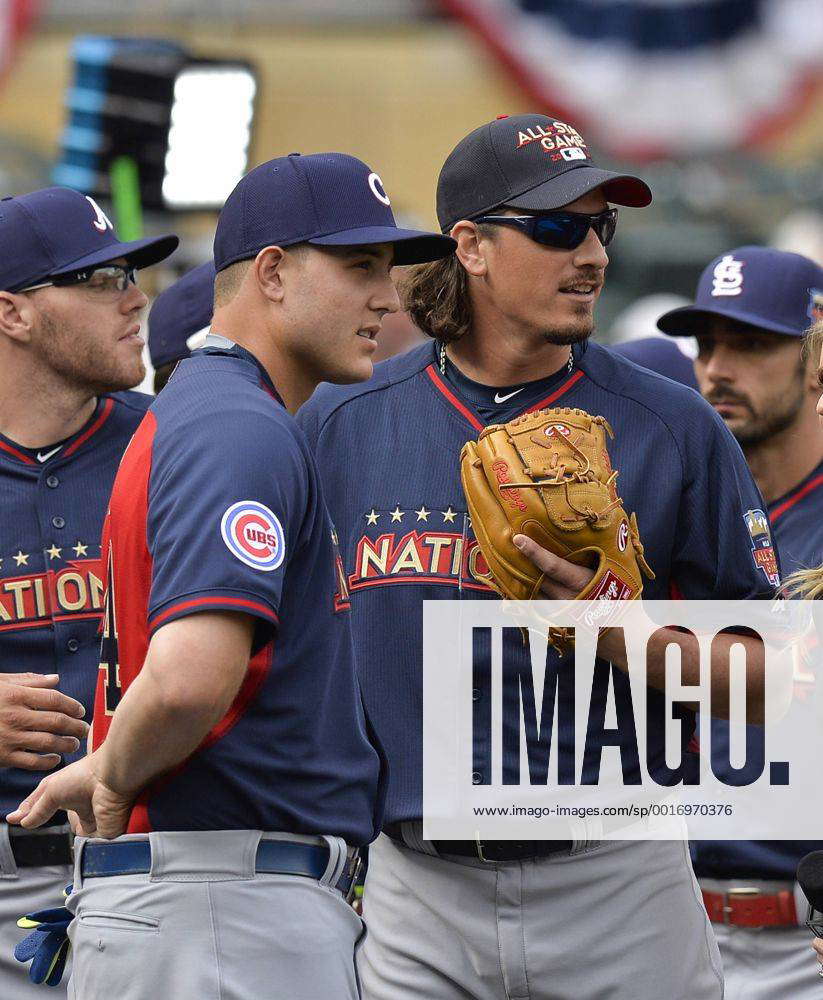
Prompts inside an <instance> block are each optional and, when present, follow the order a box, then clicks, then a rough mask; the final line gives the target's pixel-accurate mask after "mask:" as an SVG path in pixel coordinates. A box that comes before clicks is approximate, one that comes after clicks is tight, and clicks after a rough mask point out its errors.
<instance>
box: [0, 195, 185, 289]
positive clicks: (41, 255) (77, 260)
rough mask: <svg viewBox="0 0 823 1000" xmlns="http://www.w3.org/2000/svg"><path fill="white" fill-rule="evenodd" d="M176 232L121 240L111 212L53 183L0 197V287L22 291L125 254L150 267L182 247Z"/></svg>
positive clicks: (133, 263)
mask: <svg viewBox="0 0 823 1000" xmlns="http://www.w3.org/2000/svg"><path fill="white" fill-rule="evenodd" d="M178 242H179V241H178V239H177V237H176V236H152V237H148V238H146V239H142V240H134V241H133V242H131V243H122V242H121V241H120V240H119V239H118V238H117V234H116V233H115V231H114V226H113V225H112V224H111V222H110V221H109V219H108V217H107V216H106V214H105V213H104V212H103V210H102V209H101V208H100V206H99V205H98V204H97V202H95V201H94V199H93V198H89V197H87V196H86V195H83V194H80V192H79V191H74V190H72V189H71V188H64V187H51V188H44V189H43V190H42V191H32V192H31V193H30V194H22V195H18V196H17V197H9V198H3V199H2V201H0V289H3V290H5V291H8V292H16V291H20V290H21V289H23V288H27V287H28V286H29V285H35V284H37V283H38V282H40V281H43V280H45V279H46V278H51V277H55V276H57V275H61V274H69V273H71V272H72V271H82V270H84V269H85V268H92V267H98V266H100V265H102V264H107V263H108V262H109V261H112V260H115V259H117V258H118V257H125V258H126V260H127V261H128V262H129V264H130V265H131V266H132V267H138V268H139V267H148V266H149V265H150V264H156V263H158V261H161V260H164V259H165V258H166V257H168V256H169V254H171V253H173V252H174V250H175V249H176V248H177V244H178Z"/></svg>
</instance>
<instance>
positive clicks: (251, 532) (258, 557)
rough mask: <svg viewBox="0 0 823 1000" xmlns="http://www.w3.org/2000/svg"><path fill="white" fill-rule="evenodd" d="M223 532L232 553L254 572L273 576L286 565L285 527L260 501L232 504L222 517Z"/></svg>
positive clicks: (242, 501)
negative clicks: (272, 574) (280, 567)
mask: <svg viewBox="0 0 823 1000" xmlns="http://www.w3.org/2000/svg"><path fill="white" fill-rule="evenodd" d="M220 532H221V534H222V535H223V541H224V542H225V543H226V546H227V548H228V550H229V552H231V553H232V554H233V555H235V556H237V558H238V559H239V560H240V561H241V562H244V563H245V564H246V565H247V566H251V567H252V568H253V569H259V570H262V571H263V572H264V573H270V572H271V571H272V570H274V569H277V567H278V566H279V565H280V564H281V563H282V562H283V557H284V556H285V554H286V541H285V538H284V536H283V527H282V525H281V524H280V522H279V521H278V520H277V517H276V516H275V515H274V514H273V513H272V511H270V510H269V508H268V507H266V506H265V505H264V504H262V503H259V502H258V501H257V500H239V501H238V502H237V503H233V504H232V505H231V507H229V509H228V510H227V511H226V513H225V514H224V515H223V519H222V521H221V522H220Z"/></svg>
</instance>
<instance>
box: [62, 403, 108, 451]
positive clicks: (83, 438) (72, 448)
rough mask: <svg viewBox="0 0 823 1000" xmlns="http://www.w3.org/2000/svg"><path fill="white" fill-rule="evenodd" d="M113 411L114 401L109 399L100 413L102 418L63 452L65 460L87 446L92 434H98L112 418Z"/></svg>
mask: <svg viewBox="0 0 823 1000" xmlns="http://www.w3.org/2000/svg"><path fill="white" fill-rule="evenodd" d="M113 409H114V400H113V399H107V400H106V402H105V403H104V404H103V409H102V410H101V412H100V416H99V417H98V418H97V419H96V420H95V421H94V423H93V424H92V425H91V427H89V428H88V430H85V431H83V433H82V434H81V435H80V437H79V438H78V439H77V440H76V441H73V442H72V443H71V444H70V445H69V446H68V448H66V450H65V451H64V452H63V458H68V457H69V455H73V454H74V453H75V452H76V451H77V449H78V448H79V447H80V446H81V445H83V444H85V443H86V441H88V439H89V438H90V437H91V436H92V434H96V433H97V431H99V430H100V428H101V427H102V426H103V424H104V423H105V422H106V421H107V420H108V419H109V417H110V416H111V411H112V410H113Z"/></svg>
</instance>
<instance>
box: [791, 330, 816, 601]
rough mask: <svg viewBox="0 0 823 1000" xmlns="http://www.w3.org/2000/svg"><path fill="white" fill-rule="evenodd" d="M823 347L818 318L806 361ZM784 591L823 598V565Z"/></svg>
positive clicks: (805, 343)
mask: <svg viewBox="0 0 823 1000" xmlns="http://www.w3.org/2000/svg"><path fill="white" fill-rule="evenodd" d="M821 348H823V320H818V321H817V322H816V323H815V324H814V326H812V327H811V329H810V330H809V331H808V333H807V334H806V337H805V339H804V341H803V359H804V361H812V362H814V363H817V362H818V359H819V358H820V350H821ZM782 593H784V594H785V595H786V596H787V597H794V598H804V599H805V600H808V601H817V600H820V599H821V598H823V566H815V567H813V568H812V569H800V570H798V571H797V572H796V573H792V575H791V576H789V577H787V578H786V580H785V581H784V583H783V587H782Z"/></svg>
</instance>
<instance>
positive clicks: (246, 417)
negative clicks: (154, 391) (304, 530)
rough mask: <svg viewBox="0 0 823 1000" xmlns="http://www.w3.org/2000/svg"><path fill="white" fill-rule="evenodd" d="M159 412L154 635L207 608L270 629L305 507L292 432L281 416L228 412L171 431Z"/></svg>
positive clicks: (151, 507) (150, 532)
mask: <svg viewBox="0 0 823 1000" xmlns="http://www.w3.org/2000/svg"><path fill="white" fill-rule="evenodd" d="M271 409H272V411H273V410H274V405H272V407H271ZM157 418H158V427H157V432H156V436H155V440H154V446H153V452H152V471H151V479H150V483H149V490H148V511H147V522H146V528H147V538H148V544H149V551H150V555H151V560H152V578H151V592H150V598H149V605H148V628H149V634H153V633H154V632H155V631H156V630H157V629H158V628H159V627H161V626H162V625H164V624H166V623H168V622H170V621H174V620H175V619H177V618H182V617H184V616H186V615H189V614H194V613H197V612H202V611H208V610H222V611H239V612H245V613H248V614H251V615H254V616H255V617H257V618H259V619H261V620H262V621H264V622H266V623H267V624H268V626H269V628H268V629H267V630H265V633H266V634H268V633H269V632H270V631H271V628H272V627H275V628H276V626H277V624H278V610H279V605H280V598H281V588H282V584H283V575H284V572H285V565H286V561H287V558H288V555H289V553H290V552H291V551H294V549H295V547H296V546H297V539H298V536H299V530H300V525H301V523H302V520H303V517H304V513H305V510H306V507H307V495H308V474H307V469H306V462H305V458H304V456H303V455H302V453H301V451H300V449H299V447H298V445H297V443H296V440H295V437H294V435H293V433H290V432H289V431H288V430H287V429H286V428H285V427H284V426H283V425H282V424H281V423H280V422H279V421H278V420H277V419H276V416H275V415H274V413H272V415H271V416H268V415H265V414H261V413H258V412H239V411H238V412H234V413H232V414H231V416H230V419H227V416H226V414H225V413H224V412H221V413H219V414H214V415H213V416H206V417H201V418H200V419H198V420H197V421H195V422H193V423H192V424H191V425H187V426H186V427H175V426H171V427H170V428H169V429H168V430H166V429H165V428H164V425H163V411H162V407H158V412H157ZM272 453H276V454H277V455H278V468H272V465H271V455H272ZM227 456H232V462H231V474H230V475H228V474H227V463H226V459H227ZM261 639H262V636H261V635H258V642H259V641H260V640H261Z"/></svg>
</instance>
